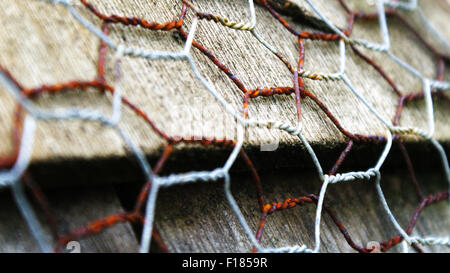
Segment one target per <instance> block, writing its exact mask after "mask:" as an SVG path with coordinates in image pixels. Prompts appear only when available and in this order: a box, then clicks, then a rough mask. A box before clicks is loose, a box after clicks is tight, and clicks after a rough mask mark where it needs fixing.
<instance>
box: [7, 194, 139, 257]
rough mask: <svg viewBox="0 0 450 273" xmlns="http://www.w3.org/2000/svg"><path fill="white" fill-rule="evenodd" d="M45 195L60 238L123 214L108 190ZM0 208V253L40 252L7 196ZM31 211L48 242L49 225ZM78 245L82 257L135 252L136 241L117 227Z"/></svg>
mask: <svg viewBox="0 0 450 273" xmlns="http://www.w3.org/2000/svg"><path fill="white" fill-rule="evenodd" d="M45 194H46V197H47V198H48V199H49V202H50V205H51V206H52V208H53V216H54V217H55V219H56V221H57V223H58V230H59V232H60V233H61V234H66V233H67V232H69V231H72V230H74V229H75V228H79V227H82V226H85V225H86V224H88V223H89V222H90V221H93V220H97V219H99V218H103V217H106V216H108V215H109V214H112V213H118V212H121V211H123V209H122V206H121V204H120V202H119V200H118V198H117V195H116V192H115V191H114V189H113V188H112V187H103V188H92V187H91V188H89V189H88V188H85V189H83V188H78V189H73V188H72V189H58V190H52V191H48V190H47V191H45ZM31 200H32V198H31ZM0 204H1V208H2V209H1V210H0V252H4V253H11V252H40V249H39V246H38V245H37V243H36V241H35V240H34V238H33V236H32V235H31V233H30V232H29V230H28V227H27V225H26V223H25V221H24V220H23V218H22V215H21V214H20V212H19V210H18V209H17V207H16V204H15V203H14V200H13V199H12V197H11V196H10V194H9V192H2V193H1V194H0ZM34 207H35V211H36V213H37V214H38V215H39V220H40V221H41V224H42V226H43V227H44V228H45V231H46V234H47V236H48V239H49V240H51V236H50V230H49V225H48V223H47V222H46V218H45V217H44V215H43V212H42V211H41V210H40V209H39V207H38V206H37V205H36V204H35V206H34ZM78 242H79V243H80V251H81V252H82V253H90V252H137V251H138V243H137V240H136V237H135V235H134V232H133V230H132V229H131V226H130V225H129V224H127V223H123V224H118V225H116V226H114V227H112V228H109V229H107V230H105V231H104V232H102V233H100V234H98V235H96V236H91V237H87V238H85V239H81V240H79V241H78ZM63 251H66V250H65V249H63Z"/></svg>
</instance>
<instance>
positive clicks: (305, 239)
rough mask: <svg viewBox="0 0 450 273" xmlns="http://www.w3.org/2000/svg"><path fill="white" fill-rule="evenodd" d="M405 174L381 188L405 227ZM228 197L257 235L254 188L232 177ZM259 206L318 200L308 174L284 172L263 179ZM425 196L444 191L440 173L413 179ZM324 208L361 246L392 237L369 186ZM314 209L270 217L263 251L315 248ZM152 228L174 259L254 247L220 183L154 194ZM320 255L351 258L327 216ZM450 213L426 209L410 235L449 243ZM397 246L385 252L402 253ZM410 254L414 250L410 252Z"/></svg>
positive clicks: (337, 189)
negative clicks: (174, 254)
mask: <svg viewBox="0 0 450 273" xmlns="http://www.w3.org/2000/svg"><path fill="white" fill-rule="evenodd" d="M405 177H407V174H406V173H405V172H385V173H384V175H383V179H382V187H383V191H384V192H385V195H386V198H387V201H388V203H389V205H390V207H391V209H392V211H393V213H394V215H395V216H396V217H397V218H398V220H399V223H400V224H401V225H402V226H403V227H406V226H407V224H408V223H409V221H410V218H411V216H412V215H413V212H414V210H415V209H416V207H417V206H418V204H419V203H420V202H419V201H418V199H417V198H416V196H415V193H414V191H413V189H414V186H413V185H412V183H411V181H410V179H405ZM232 179H233V181H236V182H235V183H233V185H232V191H233V194H234V197H235V198H236V200H237V202H238V203H239V206H240V208H241V211H242V213H243V215H244V216H245V218H246V220H247V221H248V223H249V225H250V227H251V228H252V230H254V231H255V232H256V229H257V226H258V222H259V218H260V212H259V209H258V202H257V198H256V192H255V189H254V186H253V182H252V181H251V179H250V178H249V176H239V175H237V176H234V177H232ZM262 180H263V190H264V192H265V195H264V197H265V201H266V202H267V203H271V202H282V201H283V200H285V199H287V198H293V197H300V196H304V195H307V194H310V193H317V192H319V190H320V186H321V183H320V181H319V179H318V178H317V177H316V176H315V175H313V174H311V173H308V172H303V173H302V174H301V175H300V176H299V175H297V173H296V172H293V170H291V171H285V172H283V173H279V172H276V173H275V172H269V173H262ZM419 181H420V182H421V186H423V187H424V188H425V193H426V194H431V193H437V192H438V191H442V190H445V189H446V183H445V181H444V180H443V176H442V174H436V173H424V174H423V176H420V177H419ZM325 202H326V203H328V204H329V205H330V206H331V207H332V209H333V210H334V211H335V212H336V214H337V217H338V218H339V219H340V220H341V222H342V223H343V224H344V226H345V227H346V228H347V230H348V232H349V234H350V236H351V237H352V239H353V240H354V241H355V242H356V243H357V244H358V245H360V246H364V247H365V246H366V245H367V243H368V242H370V241H378V242H380V241H386V240H387V239H388V238H391V237H393V236H396V235H397V232H396V230H395V229H394V227H393V225H392V224H391V222H390V221H389V219H388V217H387V215H386V214H385V212H384V210H383V209H382V208H381V204H380V201H379V199H378V197H377V195H376V189H375V185H374V183H373V181H370V182H369V181H357V182H354V183H344V184H339V185H331V186H330V188H329V191H328V192H327V195H326V198H325ZM315 212H316V206H315V205H314V204H306V205H304V206H302V207H295V208H292V209H287V210H285V211H278V212H275V213H274V214H272V215H270V216H269V218H268V220H267V223H266V227H265V231H264V234H263V237H262V241H261V244H262V245H263V246H264V247H282V246H293V245H297V244H300V245H301V244H306V245H307V246H308V247H313V246H314V219H315ZM156 227H157V228H158V229H159V230H160V232H161V235H162V237H163V239H164V240H165V242H166V244H167V245H168V246H169V249H170V250H171V251H175V252H249V251H251V249H252V246H251V244H250V242H249V240H248V238H247V237H246V235H245V233H244V231H243V229H242V228H241V226H240V225H239V222H238V220H237V219H236V216H235V215H234V213H233V211H232V210H231V208H230V206H229V205H228V203H227V201H226V199H225V196H224V193H223V184H222V183H221V182H220V183H215V184H196V185H189V186H186V187H183V188H181V187H174V188H170V189H167V190H164V191H163V192H161V193H160V196H159V199H158V204H157V213H156ZM321 229H322V233H321V234H322V236H321V240H322V248H321V251H322V252H355V250H353V249H352V248H351V247H350V246H349V245H348V244H347V242H346V241H345V239H344V237H343V235H342V234H341V233H340V231H339V229H338V228H337V227H336V226H335V224H334V223H333V222H332V220H331V218H330V217H329V216H328V215H327V214H325V213H324V214H323V222H322V225H321ZM449 229H450V213H449V210H448V202H445V201H444V202H440V203H437V204H433V205H431V206H430V207H428V208H426V209H425V210H424V211H423V212H422V214H421V215H420V217H419V221H418V223H417V226H416V228H415V229H414V231H413V234H415V235H419V236H426V235H431V234H433V235H436V236H448V230H449ZM424 249H425V251H427V252H448V248H441V247H436V246H433V247H425V248H424ZM400 251H402V249H401V246H395V247H393V248H392V249H391V250H389V252H400ZM410 251H413V250H412V249H411V250H410Z"/></svg>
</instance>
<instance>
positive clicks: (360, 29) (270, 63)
mask: <svg viewBox="0 0 450 273" xmlns="http://www.w3.org/2000/svg"><path fill="white" fill-rule="evenodd" d="M92 2H93V3H94V4H95V5H96V6H97V7H98V8H99V10H100V11H102V12H105V13H107V14H112V13H117V14H121V15H129V16H142V17H145V18H147V19H148V20H156V21H166V20H171V19H173V18H174V17H176V16H177V14H178V13H179V12H180V5H181V1H169V2H168V3H167V2H152V1H150V2H145V3H143V2H139V3H137V2H133V1H114V2H111V1H92ZM335 2H336V1H331V2H330V3H328V1H326V2H320V1H319V2H318V3H316V4H317V5H318V7H320V8H321V9H323V10H324V11H328V12H331V13H333V15H336V16H333V20H338V19H337V18H341V17H342V18H344V17H345V16H344V12H343V10H342V9H341V8H337V7H335V5H336V4H335ZM350 2H355V1H350ZM356 2H362V1H356ZM147 5H149V6H151V7H152V8H151V9H149V8H144V7H146V6H147ZM196 5H197V6H199V8H200V9H202V10H205V11H209V12H218V13H219V14H221V15H226V16H227V17H229V18H232V19H235V20H241V21H246V20H248V7H247V4H246V1H244V0H240V1H238V0H234V1H196ZM303 5H304V4H303ZM424 5H425V4H424ZM427 5H428V4H427ZM429 5H430V6H433V5H431V4H429ZM2 6H3V7H4V14H5V16H2V18H1V19H0V20H1V25H2V26H3V27H2V28H1V29H0V41H1V43H0V52H2V54H0V63H1V64H2V65H3V66H4V67H7V68H8V69H10V70H11V72H12V74H13V75H14V76H15V77H16V78H17V79H18V80H19V81H20V82H21V83H23V85H25V86H26V87H35V86H38V85H41V84H53V83H58V82H64V81H69V80H74V79H77V80H90V79H93V78H94V77H95V74H96V72H95V69H96V62H97V55H98V53H97V48H98V45H99V41H98V39H97V38H96V37H94V36H93V35H92V34H90V33H89V32H88V31H87V30H86V29H84V28H83V27H81V26H80V25H79V24H78V23H77V22H76V21H75V20H74V19H72V18H71V16H70V15H69V14H68V13H67V12H66V11H65V10H64V9H63V8H62V7H60V6H56V7H55V6H53V5H50V4H48V3H42V2H39V1H6V0H2ZM235 7H239V8H235ZM77 9H78V10H79V11H80V12H81V13H82V14H83V15H84V16H86V17H87V18H89V19H91V20H92V21H93V22H94V24H96V25H100V22H99V20H97V19H96V18H93V16H92V15H91V14H90V13H89V12H88V11H87V10H86V9H85V8H84V7H81V6H80V7H78V8H77ZM430 9H432V7H427V8H426V12H427V13H429V12H430V11H429V10H430ZM435 9H436V14H433V16H432V17H431V18H430V20H431V21H432V22H433V23H434V22H445V21H446V19H447V18H448V17H445V18H444V19H442V18H443V17H442V11H440V10H441V9H438V8H437V7H436V8H435ZM256 12H257V19H258V24H257V28H256V29H257V31H258V32H259V33H260V35H261V36H262V37H263V38H264V39H266V40H267V41H268V42H269V43H271V44H273V45H274V46H275V47H276V48H277V49H278V50H279V51H280V52H281V53H282V54H283V55H284V56H285V57H286V58H287V60H288V61H289V62H290V63H291V64H295V63H296V61H297V58H298V57H297V55H298V48H297V41H296V39H295V37H293V36H292V35H291V34H289V33H288V32H287V31H286V30H285V29H284V28H283V27H282V26H281V25H280V24H279V23H277V22H276V20H275V19H274V18H272V17H271V15H270V14H269V13H268V12H267V11H266V10H264V9H263V8H262V7H261V6H259V5H257V7H256ZM191 15H192V14H191V13H189V14H188V19H187V23H186V25H187V27H185V29H186V30H187V29H188V26H189V25H190V18H191V17H192V16H191ZM445 16H446V15H445ZM288 20H289V21H291V19H288ZM19 22H21V23H19ZM389 23H390V24H389V26H390V33H391V39H392V51H393V52H394V53H395V54H396V55H398V56H399V57H400V58H401V59H404V60H407V61H408V62H409V63H411V65H412V66H414V67H416V68H418V69H421V70H422V71H423V73H424V75H426V76H428V77H433V76H434V74H435V64H434V61H435V60H434V58H432V56H431V55H430V53H429V52H427V51H426V50H425V49H424V47H423V46H422V45H420V44H419V43H418V41H417V39H416V38H415V37H414V35H413V34H411V33H410V32H409V31H407V30H406V29H405V27H403V26H402V25H401V24H398V23H397V22H395V21H392V22H389ZM441 24H442V23H438V24H437V26H438V27H439V26H440V25H441ZM293 25H294V26H295V27H296V28H299V29H309V28H308V27H305V26H302V25H300V24H297V23H293ZM442 30H445V29H442ZM443 32H445V31H443ZM354 35H355V37H361V38H366V39H369V40H375V41H376V37H379V28H378V24H377V23H376V22H374V23H357V24H356V29H355V33H354ZM446 35H448V34H446ZM111 38H112V39H113V40H114V41H116V42H117V43H124V44H126V45H133V46H141V47H144V48H148V49H155V50H169V51H177V50H180V49H181V48H182V45H183V43H182V42H181V41H180V39H178V38H174V36H173V35H172V34H171V33H170V32H169V33H166V32H154V31H146V30H143V29H140V28H138V27H124V26H119V25H116V26H113V27H112V30H111ZM195 38H196V40H197V41H199V42H200V43H202V44H203V45H204V46H205V47H206V48H208V49H210V50H211V52H212V53H213V54H214V55H216V56H217V57H218V58H219V59H220V60H221V61H222V62H223V63H224V64H226V65H227V66H228V67H229V68H230V69H231V71H233V73H234V74H235V75H236V76H238V77H239V78H240V79H241V80H242V82H243V83H244V85H245V86H246V87H247V89H254V88H256V87H258V86H261V87H273V86H291V85H292V79H291V78H292V76H291V74H290V73H289V71H288V70H287V69H286V67H285V66H284V65H283V64H282V63H281V62H280V61H279V60H278V59H277V58H276V57H275V56H273V54H270V52H269V51H268V50H267V49H265V48H264V47H263V46H262V45H261V44H259V43H257V41H256V40H255V39H254V37H252V36H251V34H249V33H247V32H243V31H235V30H231V29H227V28H225V27H223V26H220V25H217V24H215V23H213V22H207V21H201V22H200V24H199V29H198V32H197V34H196V37H195ZM305 46H306V60H305V62H306V63H305V67H306V68H307V69H309V70H312V71H319V72H335V71H337V69H338V53H339V52H338V46H337V44H336V43H334V44H333V43H324V42H317V41H306V42H305ZM405 48H408V50H405ZM364 52H365V51H364ZM367 53H368V54H369V55H371V56H373V57H374V58H375V60H376V61H377V62H378V63H380V64H382V65H383V67H384V68H385V69H386V71H387V73H388V74H390V75H391V76H392V78H393V79H394V81H395V82H396V83H397V84H398V86H399V88H400V89H401V90H402V91H404V92H405V93H408V92H413V91H415V92H417V91H419V90H420V86H421V83H420V81H419V80H417V79H415V78H413V77H412V76H411V75H410V74H408V73H407V72H405V71H404V70H402V69H400V68H399V67H398V66H397V65H395V64H394V63H393V62H392V61H390V60H388V59H387V58H386V57H385V56H383V55H381V54H378V53H372V52H367ZM193 56H194V59H195V60H196V62H197V64H198V66H199V69H200V72H201V73H202V74H203V75H204V76H206V77H207V78H209V79H210V81H211V82H212V83H213V84H214V86H215V88H216V89H217V90H218V91H219V93H220V94H221V95H222V96H223V97H224V98H225V99H226V101H228V102H229V103H230V104H231V105H232V106H233V107H234V108H235V109H236V110H237V111H238V110H239V109H241V108H242V93H241V92H240V91H239V90H238V89H237V88H236V86H234V85H233V84H232V82H231V81H230V80H229V79H228V78H226V77H225V75H224V74H223V73H221V72H220V71H219V70H218V69H217V68H216V67H215V66H214V65H213V64H212V63H211V62H210V61H208V60H207V59H206V58H205V57H204V56H203V55H201V54H199V52H198V51H197V50H193ZM347 56H348V57H347V71H348V77H349V79H350V81H351V82H352V83H353V84H354V85H355V86H356V87H357V88H358V90H359V91H360V92H361V93H362V94H363V95H364V96H365V97H366V98H367V100H368V101H369V102H370V103H371V104H373V105H374V106H375V108H376V109H377V111H379V112H380V113H381V115H382V116H383V117H385V118H387V119H391V118H392V117H393V115H394V111H395V106H396V98H395V95H394V94H393V92H392V91H391V90H390V87H389V86H388V85H387V84H386V83H385V82H384V81H383V80H382V78H381V77H380V76H379V75H378V74H377V72H375V71H374V70H373V69H372V68H371V67H369V66H368V65H366V64H364V63H362V62H361V60H359V59H358V58H357V57H356V56H355V55H354V54H353V53H352V52H350V51H349V52H348V53H347ZM410 56H415V57H414V58H410ZM107 58H108V61H109V62H108V66H107V67H108V70H107V75H108V78H109V79H111V76H112V75H111V74H112V73H111V69H110V68H111V63H110V61H111V56H110V55H108V56H107ZM446 78H448V74H446ZM123 79H124V80H123V89H124V95H125V97H127V98H128V99H130V100H131V101H132V102H133V103H135V104H136V105H137V106H139V107H141V108H142V109H143V110H144V111H145V112H146V113H147V114H148V115H149V116H150V118H151V119H152V120H154V122H155V123H156V125H157V126H158V127H160V128H161V129H162V130H163V131H164V132H166V133H167V134H168V135H192V134H201V135H205V136H216V137H222V136H226V137H229V138H234V130H233V128H234V126H233V124H234V121H233V119H232V118H231V116H230V115H228V114H225V113H224V111H223V110H221V108H220V107H219V105H218V104H217V103H216V102H215V101H214V99H213V98H212V96H211V95H210V94H209V93H208V92H207V90H206V89H205V88H203V87H202V86H201V85H200V83H199V82H198V80H196V79H195V78H194V77H193V74H192V72H191V71H190V68H189V67H188V64H187V63H186V62H183V61H176V62H175V61H151V62H149V61H145V60H142V59H132V58H125V59H124V62H123ZM305 84H306V87H307V88H308V89H309V90H311V91H312V92H314V93H315V94H316V95H317V97H318V98H319V99H321V100H322V101H323V102H324V103H325V105H327V106H328V107H329V108H330V111H331V112H332V113H333V114H334V115H336V117H337V118H338V120H340V122H341V124H342V125H343V126H344V128H347V129H348V130H349V131H351V132H354V133H360V134H384V132H385V129H384V127H383V125H382V124H381V123H380V122H379V121H377V120H376V119H375V118H374V116H373V115H372V114H371V113H370V112H369V111H368V110H367V109H366V107H365V106H363V104H362V103H361V102H360V101H358V100H357V99H356V98H355V96H354V95H353V94H351V92H350V91H349V90H348V88H346V87H345V86H344V85H343V84H342V83H341V82H317V81H310V80H306V82H305ZM0 96H1V97H0V100H1V101H2V105H3V106H4V107H2V110H1V111H2V115H1V120H0V121H1V122H0V128H1V130H0V132H1V134H2V139H8V138H9V137H8V136H9V132H10V130H11V120H12V117H11V116H12V113H13V112H12V111H13V106H14V103H13V101H12V99H11V98H10V97H9V96H8V95H7V94H6V93H5V92H4V91H2V92H0ZM37 102H38V104H39V105H41V106H42V107H57V106H59V107H62V106H80V107H81V106H83V107H95V108H100V109H101V110H102V111H104V112H105V113H109V112H110V110H111V109H110V107H109V105H110V104H111V97H110V96H109V95H106V96H105V95H103V94H100V93H98V92H96V91H93V90H89V91H87V92H84V91H74V92H69V93H67V92H66V93H65V94H58V95H51V96H43V98H41V99H39V100H38V101H37ZM205 105H208V106H210V107H211V108H209V109H204V106H205ZM186 109H189V113H188V114H187V113H186V111H185V110H186ZM449 111H450V108H449V107H448V105H446V104H444V105H441V104H439V103H437V105H436V121H437V126H436V128H437V131H436V138H437V139H439V140H440V141H448V137H449V135H448V134H449V132H450V127H449V126H450V125H449V123H448V122H446V117H447V116H448V115H449V113H450V112H449ZM202 112H203V114H202ZM210 113H214V114H210ZM303 116H304V128H305V130H304V132H305V136H306V138H307V139H308V140H309V141H311V142H312V143H320V144H324V143H327V145H336V144H339V143H342V141H344V139H345V138H344V136H343V135H342V134H340V133H339V132H338V131H337V129H336V128H335V127H334V126H333V125H332V123H331V122H330V121H329V120H328V119H327V118H326V117H325V115H324V114H323V113H321V112H320V111H318V107H317V106H315V105H314V104H313V103H312V102H311V101H310V100H304V102H303ZM249 117H250V118H255V119H258V120H268V119H276V120H280V121H283V122H287V123H290V124H293V125H294V124H295V123H296V115H295V103H294V99H293V97H292V96H287V97H286V96H280V97H274V98H258V99H254V100H252V101H251V103H250V107H249ZM121 124H122V127H123V128H124V130H125V131H126V132H127V133H129V134H131V136H132V138H133V139H134V140H135V141H136V142H137V143H139V145H140V146H141V147H142V149H143V150H144V151H145V152H146V153H149V154H152V153H153V154H154V153H155V152H157V151H159V150H160V148H161V145H162V144H163V141H162V140H161V139H160V138H158V137H157V136H156V134H155V133H154V132H153V131H152V130H151V129H150V128H149V127H148V126H146V125H145V124H144V122H143V121H142V120H140V119H139V118H137V117H135V115H134V114H133V113H131V112H130V111H128V110H126V111H125V113H124V117H123V120H122V122H121ZM401 124H403V125H414V126H417V127H420V128H426V118H425V105H424V104H423V103H417V104H412V105H408V107H406V109H405V113H404V116H403V118H402V120H401ZM219 125H220V126H219ZM277 139H279V140H280V142H281V143H284V144H287V145H289V144H293V143H296V142H298V140H297V139H295V138H293V137H291V136H289V135H287V134H286V133H284V132H278V131H274V130H272V131H270V130H268V129H250V130H249V132H248V137H247V140H246V143H247V145H256V146H257V145H259V144H261V143H269V142H273V141H274V140H277ZM68 143H70V145H67V144H68ZM10 147H11V143H10V142H9V141H4V142H2V143H1V144H0V152H1V154H5V153H7V152H8V151H9V150H10ZM124 154H125V149H124V145H123V144H122V141H121V140H120V138H119V136H117V135H116V134H114V133H113V132H112V131H111V130H109V129H105V128H101V127H100V126H99V125H97V124H93V123H86V122H76V121H75V122H72V121H70V122H50V123H41V122H40V123H39V126H38V132H37V135H36V145H35V148H34V153H33V159H34V160H37V161H39V160H41V161H42V160H44V161H47V160H57V159H60V158H72V159H74V158H85V159H88V158H94V157H95V158H105V157H111V156H123V155H124Z"/></svg>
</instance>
